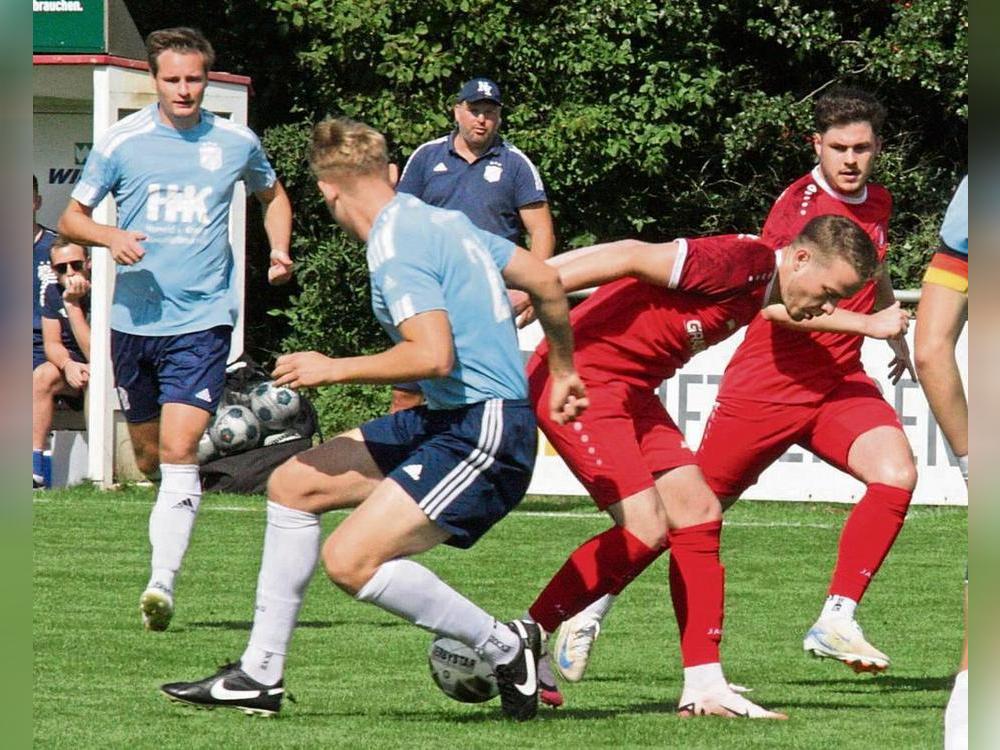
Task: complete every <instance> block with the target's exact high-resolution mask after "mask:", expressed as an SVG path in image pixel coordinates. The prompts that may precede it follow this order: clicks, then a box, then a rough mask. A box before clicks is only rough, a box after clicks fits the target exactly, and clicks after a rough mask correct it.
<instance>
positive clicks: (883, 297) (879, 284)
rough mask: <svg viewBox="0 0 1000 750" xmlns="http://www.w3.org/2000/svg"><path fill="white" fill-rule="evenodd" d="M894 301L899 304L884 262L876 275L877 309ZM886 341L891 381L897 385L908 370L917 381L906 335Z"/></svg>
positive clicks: (890, 304)
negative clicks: (889, 357) (890, 352)
mask: <svg viewBox="0 0 1000 750" xmlns="http://www.w3.org/2000/svg"><path fill="white" fill-rule="evenodd" d="M894 303H895V304H897V305H898V303H897V302H896V294H895V292H893V289H892V280H891V279H890V278H889V267H888V266H887V265H885V264H883V265H882V268H881V270H880V271H879V273H878V275H877V276H876V277H875V309H876V310H884V309H886V308H888V307H892V305H893V304H894ZM885 343H887V344H888V345H889V349H891V350H892V359H890V360H889V382H891V383H892V384H893V385H895V384H896V383H898V382H899V379H900V378H901V377H903V375H904V373H907V372H908V373H909V374H910V378H911V379H913V380H914V381H916V379H917V371H916V368H915V367H914V366H913V358H912V357H911V356H910V346H909V344H907V343H906V337H905V335H899V336H892V337H890V338H887V339H886V340H885Z"/></svg>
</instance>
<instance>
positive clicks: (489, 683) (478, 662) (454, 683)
mask: <svg viewBox="0 0 1000 750" xmlns="http://www.w3.org/2000/svg"><path fill="white" fill-rule="evenodd" d="M427 663H428V665H429V666H430V668H431V677H432V678H433V679H434V683H435V684H436V685H437V686H438V687H439V688H441V692H443V693H444V694H445V695H447V696H448V697H449V698H452V699H453V700H456V701H460V702H461V703H483V702H485V701H488V700H490V699H491V698H495V697H496V696H498V695H499V694H500V689H499V688H498V687H497V680H496V677H495V676H494V674H493V667H492V665H491V664H490V663H489V662H488V661H486V660H485V659H483V658H482V657H481V656H480V655H479V654H477V653H476V652H475V651H474V650H472V649H471V648H469V647H468V646H466V645H465V644H464V643H462V642H460V641H456V640H453V639H451V638H443V637H442V638H435V639H434V641H433V642H432V643H431V647H430V650H429V651H428V652H427Z"/></svg>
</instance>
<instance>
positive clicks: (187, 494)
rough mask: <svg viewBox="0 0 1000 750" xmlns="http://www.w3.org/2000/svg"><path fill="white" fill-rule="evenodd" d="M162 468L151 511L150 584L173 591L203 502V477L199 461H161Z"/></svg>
mask: <svg viewBox="0 0 1000 750" xmlns="http://www.w3.org/2000/svg"><path fill="white" fill-rule="evenodd" d="M160 471H161V472H162V475H163V478H162V481H161V482H160V489H159V491H158V492H157V493H156V503H155V504H154V505H153V510H152V512H150V514H149V543H150V545H151V546H152V548H153V555H152V566H151V567H152V569H153V572H152V575H151V576H150V579H149V586H153V585H159V586H161V587H163V588H165V589H167V590H168V591H173V588H174V577H175V576H176V575H177V571H178V570H180V567H181V561H182V560H183V559H184V553H185V552H186V551H187V548H188V542H189V541H190V540H191V531H192V529H194V520H195V517H196V516H197V515H198V506H199V505H201V477H200V476H199V474H198V465H197V464H161V465H160Z"/></svg>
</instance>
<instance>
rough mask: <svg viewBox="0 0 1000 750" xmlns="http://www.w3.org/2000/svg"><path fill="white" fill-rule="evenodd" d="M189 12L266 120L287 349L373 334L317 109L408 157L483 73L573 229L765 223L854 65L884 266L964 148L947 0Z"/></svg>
mask: <svg viewBox="0 0 1000 750" xmlns="http://www.w3.org/2000/svg"><path fill="white" fill-rule="evenodd" d="M248 7H249V9H250V10H251V12H249V13H248V14H246V15H247V18H248V20H247V21H246V23H248V24H250V26H251V32H252V33H251V34H250V35H246V34H243V33H242V32H241V30H240V24H241V23H242V22H243V21H242V20H241V19H242V18H243V16H244V11H245V10H246V9H247V8H248ZM184 13H185V14H186V15H185V20H187V21H188V22H192V16H194V17H195V18H197V16H198V15H199V14H203V15H205V17H207V18H208V19H209V20H210V21H214V22H216V23H218V22H219V20H220V16H221V17H224V19H225V22H226V23H227V24H229V25H228V26H224V27H223V28H225V29H226V31H223V32H220V34H221V35H222V40H221V43H220V44H221V45H228V46H229V49H231V51H232V54H233V56H234V58H235V59H237V60H239V61H241V62H243V63H245V64H246V65H247V66H248V69H247V70H243V71H241V72H249V73H251V74H252V75H253V76H254V79H255V86H256V87H257V88H258V89H266V92H267V93H266V97H265V101H266V105H267V106H266V108H265V111H262V112H257V113H256V115H255V116H256V117H258V118H263V120H264V121H266V123H267V124H269V125H271V126H272V127H270V128H269V129H268V130H267V133H266V144H267V147H268V149H269V152H270V153H271V154H272V156H273V157H274V160H275V162H276V166H277V168H278V170H279V173H280V174H281V175H282V178H283V179H284V180H285V181H286V183H287V185H288V187H289V189H290V191H291V193H292V196H293V200H294V205H295V207H296V211H297V214H296V224H295V232H296V239H295V250H296V254H297V256H298V258H300V259H301V261H302V269H301V274H300V277H299V280H298V285H299V290H300V291H299V293H298V294H297V295H295V296H294V297H292V298H291V300H290V304H289V306H288V307H287V308H286V309H283V310H280V311H278V316H279V318H280V319H281V320H282V321H283V322H284V323H285V324H286V325H287V327H286V328H285V330H287V334H286V335H285V336H284V339H283V341H282V342H281V344H280V346H279V347H278V348H280V349H283V350H288V349H293V348H303V347H309V348H316V349H319V350H321V351H327V352H330V353H333V354H344V353H351V354H354V353H358V352H363V351H371V350H373V349H375V348H378V347H381V346H383V345H384V344H385V342H386V339H384V338H381V334H380V333H379V332H378V331H377V328H376V324H375V322H374V319H373V318H372V316H371V314H370V312H369V311H368V309H367V305H368V296H367V291H366V286H367V280H366V274H365V273H364V268H363V267H364V257H363V254H362V252H361V251H360V249H359V248H358V247H357V246H356V245H354V244H353V243H351V242H350V241H349V240H346V239H344V238H343V237H342V236H341V235H340V234H339V232H338V231H337V230H335V229H332V228H331V222H330V219H329V217H328V216H327V215H326V213H325V210H324V209H323V207H322V205H321V204H320V202H319V197H318V194H317V191H316V189H315V186H314V184H313V180H312V178H311V177H310V176H309V175H308V173H307V171H306V169H305V164H304V154H305V151H304V149H305V143H306V139H307V133H308V126H307V123H309V122H311V121H313V120H315V119H317V118H319V117H322V116H324V115H326V114H328V113H336V114H343V115H347V116H349V117H353V118H356V119H360V120H363V121H365V122H367V123H369V124H370V125H372V126H374V127H375V128H378V129H379V130H381V131H382V132H384V133H386V134H387V136H388V138H389V141H390V146H391V148H392V151H393V155H394V158H395V159H397V160H398V161H399V162H400V163H401V164H402V163H403V162H404V161H405V158H406V157H407V156H409V154H410V153H412V151H413V150H414V149H415V148H416V147H417V146H418V145H419V144H420V143H422V142H424V141H425V140H427V139H429V138H433V137H436V136H439V135H441V134H442V133H444V132H446V131H447V130H448V129H449V128H450V127H451V115H450V106H451V103H452V101H453V97H454V95H455V93H456V92H457V91H458V88H459V86H460V85H461V83H462V82H463V81H464V80H466V79H467V78H470V77H472V76H474V75H488V76H490V77H493V78H495V79H496V80H497V81H498V82H499V83H500V85H501V86H502V87H503V89H504V98H505V105H504V125H503V132H504V134H505V135H506V136H507V137H509V138H510V140H511V141H512V142H514V143H515V144H516V145H518V146H519V147H520V148H521V149H522V150H524V151H525V152H526V153H527V154H528V155H529V156H530V157H531V158H532V160H533V161H534V162H535V164H536V165H538V167H539V169H540V171H541V173H542V175H543V178H544V179H545V182H546V187H547V190H548V194H549V198H550V201H551V205H552V209H553V213H554V214H555V217H556V229H557V231H558V233H559V235H560V237H561V238H562V245H563V246H566V247H573V246H579V245H582V244H586V243H590V242H592V241H594V240H597V239H602V240H603V239H613V238H616V237H622V236H637V235H638V236H642V237H646V238H650V239H671V238H673V237H677V236H681V235H686V234H704V233H715V232H729V231H755V230H757V229H759V227H760V225H761V224H762V222H763V219H764V217H765V216H766V213H767V210H768V208H769V206H770V204H771V203H772V202H773V200H774V199H775V198H776V197H777V195H778V194H779V193H780V192H781V190H782V189H783V188H784V187H785V186H786V185H787V184H788V183H790V182H791V181H792V180H794V179H796V178H797V177H799V176H800V175H802V174H803V173H805V172H806V171H807V170H808V169H809V168H811V166H812V164H813V157H812V150H811V148H809V147H808V142H807V138H808V136H809V133H810V129H811V122H810V114H811V109H812V102H813V101H814V99H815V98H816V96H817V95H819V94H820V93H821V92H822V91H823V90H824V89H825V88H826V87H827V86H829V85H831V84H833V83H836V82H846V83H851V84H854V85H859V86H862V87H864V88H868V89H870V90H871V91H873V92H874V93H876V94H877V95H878V96H879V97H880V98H881V99H882V100H883V101H884V102H885V103H886V105H887V106H888V108H889V119H888V122H887V126H886V131H885V133H884V138H885V149H884V152H883V156H882V157H881V160H880V164H879V166H878V171H877V173H876V177H877V179H878V181H880V182H882V183H883V184H884V185H886V187H888V188H889V189H890V191H891V192H892V193H893V195H894V198H895V204H896V209H895V216H894V219H893V222H892V225H891V227H890V240H891V242H892V248H891V250H890V262H891V273H892V278H893V282H894V283H895V285H896V286H898V287H915V286H918V285H919V279H920V274H921V271H922V269H923V267H924V266H925V264H926V262H927V260H928V259H929V256H930V252H931V250H932V249H933V247H934V246H935V245H936V244H937V241H936V232H937V226H938V224H939V222H940V218H941V216H942V214H943V211H944V208H945V206H946V204H947V202H948V198H949V197H950V194H951V192H952V190H953V188H954V186H955V185H956V184H957V182H958V179H959V177H960V176H961V174H962V173H964V172H965V171H966V170H967V153H966V151H967V144H968V135H967V125H968V123H967V120H968V103H967V88H968V46H967V44H968V43H967V36H968V12H967V9H966V5H965V3H964V2H962V1H961V0H920V2H892V3H887V2H884V0H877V1H876V0H859V1H858V2H854V3H829V2H818V1H817V0H721V1H711V2H710V1H709V0H675V1H674V2H671V3H658V2H654V1H653V0H556V1H554V2H542V0H503V1H501V0H396V2H393V3H386V2H384V1H383V0H352V2H321V0H257V2H255V3H247V2H240V1H239V0H224V2H221V3H219V2H216V3H207V2H205V1H204V0H202V1H201V2H195V3H189V4H185V7H184ZM137 20H138V18H137ZM206 28H214V27H213V26H209V25H206ZM258 47H259V50H258ZM276 50H277V52H276ZM257 51H260V52H261V53H262V54H261V55H260V56H259V59H258V56H257V55H256V52H257ZM220 59H225V50H224V49H222V47H221V46H220ZM258 65H259V67H255V66H258ZM320 256H323V257H320ZM262 299H264V298H263V297H262ZM253 305H254V301H253V300H251V307H253ZM251 319H253V309H251ZM268 343H269V345H271V346H273V345H274V342H268ZM363 401H365V403H367V404H369V405H371V406H372V408H375V406H374V404H375V403H376V402H377V401H378V400H377V399H368V396H367V394H366V396H365V399H363ZM379 408H380V407H379Z"/></svg>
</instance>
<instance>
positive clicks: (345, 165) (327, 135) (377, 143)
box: [309, 117, 389, 177]
mask: <svg viewBox="0 0 1000 750" xmlns="http://www.w3.org/2000/svg"><path fill="white" fill-rule="evenodd" d="M388 165H389V150H388V148H387V147H386V144H385V136H383V135H382V134H381V133H379V132H378V131H377V130H375V129H374V128H372V127H370V126H368V125H365V124H364V123H363V122H356V121H354V120H349V119H348V118H346V117H327V118H326V119H325V120H323V121H322V122H318V123H316V125H315V126H314V127H313V132H312V143H311V145H310V147H309V167H310V168H311V169H312V171H313V174H314V175H316V177H322V176H324V175H335V176H337V175H353V176H357V175H365V174H376V173H378V172H385V169H386V167H387V166H388Z"/></svg>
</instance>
